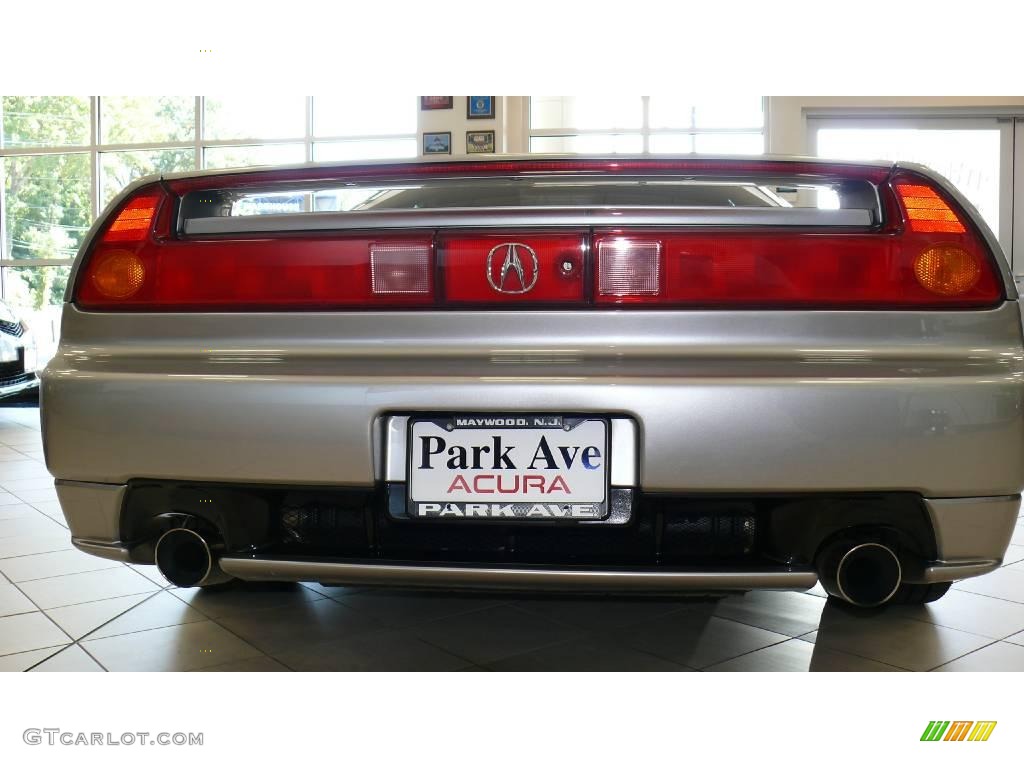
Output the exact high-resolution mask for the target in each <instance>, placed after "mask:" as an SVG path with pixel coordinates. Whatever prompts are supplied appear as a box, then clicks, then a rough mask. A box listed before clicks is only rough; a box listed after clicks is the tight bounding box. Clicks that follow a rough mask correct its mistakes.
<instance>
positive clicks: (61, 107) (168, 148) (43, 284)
mask: <svg viewBox="0 0 1024 768" xmlns="http://www.w3.org/2000/svg"><path fill="white" fill-rule="evenodd" d="M416 115H417V101H416V97H415V96H379V97H375V98H374V97H371V98H370V99H369V103H368V100H367V99H366V98H364V97H360V98H359V99H353V98H348V97H338V96H324V97H320V96H277V95H274V96H258V97H239V96H231V97H220V96H0V289H2V295H3V299H4V301H6V302H7V303H8V304H9V305H11V306H12V307H13V308H14V309H15V310H16V311H17V312H18V313H19V314H20V315H21V316H22V317H23V318H24V319H25V320H26V321H27V322H28V323H29V325H30V326H32V327H33V329H34V331H35V333H36V335H37V337H38V338H39V343H40V345H41V347H42V350H41V351H42V353H43V354H44V355H45V354H46V353H47V350H48V349H49V350H50V351H52V349H53V348H54V345H55V343H56V333H57V329H58V327H59V320H60V317H59V308H60V304H61V303H62V299H63V293H64V287H65V285H66V282H67V277H68V271H69V268H70V265H71V262H72V260H73V259H74V256H75V254H76V252H77V251H78V247H79V246H80V245H81V243H82V240H83V238H84V237H85V233H86V232H87V231H88V230H89V227H90V226H91V225H92V222H93V221H94V220H95V219H96V217H97V216H98V215H99V213H100V212H101V211H102V210H103V208H104V206H106V204H107V203H109V202H110V200H112V199H113V198H114V197H115V196H116V195H117V193H118V192H119V191H120V190H121V189H123V188H124V187H125V185H127V184H129V183H130V182H131V181H133V180H134V179H137V178H139V177H140V176H144V175H147V174H152V173H169V172H173V171H190V170H196V169H199V168H229V167H237V166H250V165H280V164H296V163H302V162H308V161H312V160H370V159H387V158H413V157H416V151H417V143H416Z"/></svg>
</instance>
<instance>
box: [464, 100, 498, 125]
mask: <svg viewBox="0 0 1024 768" xmlns="http://www.w3.org/2000/svg"><path fill="white" fill-rule="evenodd" d="M466 117H467V118H468V119H470V120H490V119H492V118H493V117H494V97H493V96H467V97H466Z"/></svg>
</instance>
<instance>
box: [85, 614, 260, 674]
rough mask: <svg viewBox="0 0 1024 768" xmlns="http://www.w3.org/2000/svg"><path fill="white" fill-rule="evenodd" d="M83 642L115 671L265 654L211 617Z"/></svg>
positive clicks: (182, 667)
mask: <svg viewBox="0 0 1024 768" xmlns="http://www.w3.org/2000/svg"><path fill="white" fill-rule="evenodd" d="M81 645H82V647H83V648H85V649H86V650H87V651H88V652H89V654H90V655H91V656H93V657H95V658H96V659H97V660H98V661H99V662H100V664H102V665H103V666H104V667H106V668H107V669H109V670H110V671H112V672H141V671H155V672H187V671H189V670H192V669H201V668H202V667H212V666H214V665H217V664H225V663H229V662H234V661H240V660H242V659H246V658H251V657H253V656H261V655H263V654H261V653H260V652H259V651H258V650H257V649H256V648H253V647H252V646H251V645H249V644H248V643H246V642H245V641H243V640H240V639H239V638H238V637H236V636H235V635H233V634H232V633H231V632H228V631H227V630H226V629H224V628H223V627H220V626H218V625H217V624H215V623H214V622H212V621H200V622H196V623H194V624H181V625H179V626H175V627H162V628H160V629H149V630H146V631H144V632H134V633H132V634H129V635H116V636H114V637H103V638H99V639H97V640H82V641H81Z"/></svg>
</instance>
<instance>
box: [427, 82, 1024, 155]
mask: <svg viewBox="0 0 1024 768" xmlns="http://www.w3.org/2000/svg"><path fill="white" fill-rule="evenodd" d="M528 102H529V97H527V96H499V97H497V99H496V106H495V119H494V120H467V119H466V97H465V96H456V97H455V104H454V107H453V109H444V110H433V111H427V112H424V111H420V113H419V132H420V152H421V153H422V151H423V146H422V145H423V141H422V135H423V132H424V131H451V133H452V154H453V155H462V154H464V153H465V151H466V131H471V130H488V129H491V128H493V129H494V130H495V132H496V133H495V147H496V149H497V151H498V152H510V153H513V154H521V153H525V152H527V151H528V149H529V140H528V126H527V116H528ZM878 109H886V110H893V111H899V110H903V111H905V112H915V111H922V110H928V111H929V112H932V111H940V112H946V113H949V114H957V113H959V112H964V111H967V110H990V111H991V113H992V114H999V113H1000V112H1016V113H1017V114H1024V96H769V97H768V104H767V115H766V130H767V133H768V151H769V152H771V153H773V154H782V155H787V154H788V155H806V154H808V151H809V150H808V144H807V115H808V113H812V114H820V113H827V112H829V111H832V112H847V111H854V112H855V111H857V110H865V111H871V110H878Z"/></svg>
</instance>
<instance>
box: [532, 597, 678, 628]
mask: <svg viewBox="0 0 1024 768" xmlns="http://www.w3.org/2000/svg"><path fill="white" fill-rule="evenodd" d="M695 602H696V601H694V600H666V599H645V598H635V599H614V598H608V597H599V596H594V597H581V598H573V597H550V596H544V595H538V596H537V597H529V598H524V599H521V600H517V601H516V602H515V606H516V607H517V608H521V609H522V610H524V611H529V612H530V613H535V614H537V615H538V616H544V617H545V618H548V619H553V620H555V621H560V622H562V623H564V624H571V625H572V626H574V627H579V628H580V629H586V630H606V629H613V628H615V627H622V626H626V625H628V624H635V623H636V622H638V621H644V620H646V619H653V618H655V617H656V616H664V615H665V614H667V613H672V612H674V611H679V610H686V609H687V608H692V607H693V605H694V604H695Z"/></svg>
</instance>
